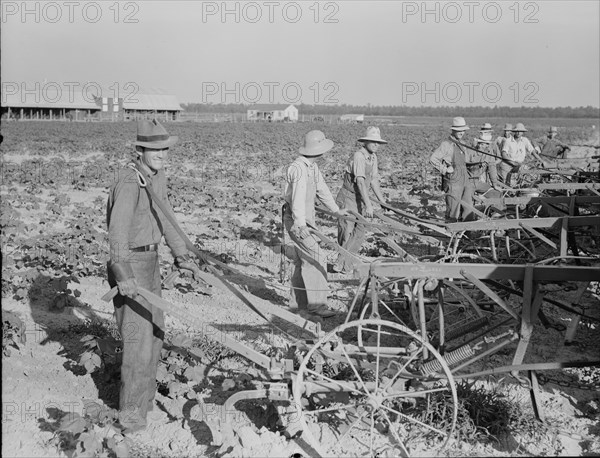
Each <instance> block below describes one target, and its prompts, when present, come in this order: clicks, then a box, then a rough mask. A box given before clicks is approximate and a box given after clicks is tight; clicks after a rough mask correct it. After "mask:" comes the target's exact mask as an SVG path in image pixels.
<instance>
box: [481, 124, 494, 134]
mask: <svg viewBox="0 0 600 458" xmlns="http://www.w3.org/2000/svg"><path fill="white" fill-rule="evenodd" d="M490 130H492V125H491V124H490V123H489V122H486V123H484V124H483V125H482V126H479V131H480V132H489V131H490Z"/></svg>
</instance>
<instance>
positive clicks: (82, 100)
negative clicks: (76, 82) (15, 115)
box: [2, 87, 100, 110]
mask: <svg viewBox="0 0 600 458" xmlns="http://www.w3.org/2000/svg"><path fill="white" fill-rule="evenodd" d="M90 98H93V96H92V94H90V96H88V97H84V96H83V93H82V92H81V91H78V90H76V89H75V90H72V91H69V88H68V87H65V88H62V89H61V88H58V90H57V89H55V88H54V87H52V88H47V89H39V90H32V91H31V92H21V91H19V92H17V93H16V94H13V93H10V92H9V93H6V92H3V93H2V105H3V106H5V107H10V108H54V109H61V108H65V109H68V110H99V109H100V105H99V104H97V103H96V102H95V101H94V100H89V99H90Z"/></svg>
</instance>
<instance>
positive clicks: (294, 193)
mask: <svg viewBox="0 0 600 458" xmlns="http://www.w3.org/2000/svg"><path fill="white" fill-rule="evenodd" d="M306 179H307V176H306V170H305V169H304V167H302V166H301V165H300V164H297V163H293V164H292V165H290V166H289V167H288V169H287V173H286V180H287V190H286V200H287V202H288V204H289V205H290V207H291V210H292V217H293V219H294V224H295V225H296V226H299V227H301V226H306V209H305V208H304V207H305V199H306V189H307V186H306Z"/></svg>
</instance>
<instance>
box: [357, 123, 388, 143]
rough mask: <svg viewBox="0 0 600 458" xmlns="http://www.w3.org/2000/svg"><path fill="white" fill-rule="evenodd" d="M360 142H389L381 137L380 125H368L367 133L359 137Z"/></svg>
mask: <svg viewBox="0 0 600 458" xmlns="http://www.w3.org/2000/svg"><path fill="white" fill-rule="evenodd" d="M358 141H359V142H374V143H387V141H385V140H384V139H382V138H381V131H380V130H379V127H375V126H369V127H367V133H366V134H365V136H364V137H361V138H359V139H358Z"/></svg>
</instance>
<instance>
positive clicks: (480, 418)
mask: <svg viewBox="0 0 600 458" xmlns="http://www.w3.org/2000/svg"><path fill="white" fill-rule="evenodd" d="M456 394H457V398H458V405H457V420H456V428H455V432H454V437H455V438H456V439H457V440H459V441H465V442H468V443H472V444H475V443H481V442H486V441H490V440H493V441H499V440H500V439H501V438H502V437H503V436H505V435H507V434H512V435H520V436H525V437H529V438H532V439H534V440H535V439H541V438H542V437H544V435H545V434H546V433H547V432H548V427H547V426H545V425H544V424H543V423H541V422H539V421H538V420H537V419H536V418H535V416H534V415H533V412H531V411H528V410H524V409H523V406H522V405H521V404H520V403H519V402H518V401H517V400H515V399H513V398H511V397H509V396H507V395H506V394H505V393H502V392H501V391H500V389H499V388H493V389H488V388H486V387H484V386H481V385H476V384H475V382H469V381H462V382H460V383H458V384H457V385H456ZM452 408H453V400H452V396H451V394H450V392H447V391H446V392H440V393H435V394H434V395H431V396H429V397H428V399H427V402H426V403H425V406H423V404H420V405H419V410H420V411H419V412H415V413H413V416H416V418H418V419H419V420H420V421H422V422H423V423H425V424H428V425H430V426H434V427H435V428H437V429H439V430H442V431H444V430H445V431H447V430H448V429H449V428H450V424H451V414H450V412H451V411H452Z"/></svg>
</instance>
